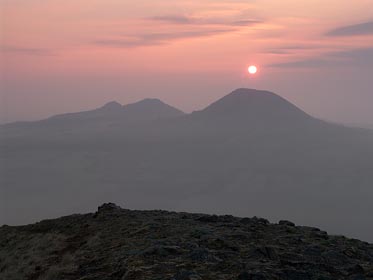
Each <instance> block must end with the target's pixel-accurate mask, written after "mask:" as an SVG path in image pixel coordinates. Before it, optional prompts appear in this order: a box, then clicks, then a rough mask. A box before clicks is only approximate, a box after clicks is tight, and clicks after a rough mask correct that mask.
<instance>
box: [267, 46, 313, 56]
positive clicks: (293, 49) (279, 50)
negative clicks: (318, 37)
mask: <svg viewBox="0 0 373 280" xmlns="http://www.w3.org/2000/svg"><path fill="white" fill-rule="evenodd" d="M318 48H320V46H316V45H301V44H299V45H286V46H278V47H275V48H269V49H267V50H264V51H263V53H269V54H280V55H284V54H296V53H298V52H299V51H308V50H315V49H318Z"/></svg>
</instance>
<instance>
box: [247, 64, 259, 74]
mask: <svg viewBox="0 0 373 280" xmlns="http://www.w3.org/2000/svg"><path fill="white" fill-rule="evenodd" d="M247 70H248V71H249V73H250V74H251V75H254V74H256V72H258V68H257V67H256V66H255V65H251V66H249V68H248V69H247Z"/></svg>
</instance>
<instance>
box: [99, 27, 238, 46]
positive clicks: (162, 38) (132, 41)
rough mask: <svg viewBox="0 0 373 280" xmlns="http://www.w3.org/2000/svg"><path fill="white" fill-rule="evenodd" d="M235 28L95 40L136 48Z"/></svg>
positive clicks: (229, 30)
mask: <svg viewBox="0 0 373 280" xmlns="http://www.w3.org/2000/svg"><path fill="white" fill-rule="evenodd" d="M232 31H234V29H209V30H198V31H197V30H196V31H181V32H165V33H145V34H142V35H134V36H123V37H119V38H114V39H102V40H96V41H94V44H96V45H104V46H111V47H121V48H135V47H142V46H154V45H163V44H167V43H170V42H172V41H176V40H182V39H191V38H202V37H211V36H216V35H220V34H224V33H228V32H232Z"/></svg>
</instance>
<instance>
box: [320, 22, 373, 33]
mask: <svg viewBox="0 0 373 280" xmlns="http://www.w3.org/2000/svg"><path fill="white" fill-rule="evenodd" d="M326 35H327V36H358V35H373V21H370V22H365V23H360V24H355V25H349V26H342V27H339V28H336V29H334V30H331V31H329V32H328V33H326Z"/></svg>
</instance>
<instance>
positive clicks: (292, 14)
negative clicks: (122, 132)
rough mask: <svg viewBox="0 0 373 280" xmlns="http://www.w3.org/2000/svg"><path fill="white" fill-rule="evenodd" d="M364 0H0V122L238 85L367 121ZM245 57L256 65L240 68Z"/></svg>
mask: <svg viewBox="0 0 373 280" xmlns="http://www.w3.org/2000/svg"><path fill="white" fill-rule="evenodd" d="M372 6H373V0H354V1H351V0H328V1H325V0H282V1H279V0H246V1H239V0H236V1H232V0H198V1H197V0H178V1H175V0H147V1H146V0H136V1H133V0H131V1H129V0H0V20H1V22H0V24H1V30H0V32H1V34H0V46H1V56H0V74H1V84H0V91H1V99H0V102H1V103H0V122H9V121H15V120H32V119H40V118H44V117H47V116H49V115H52V114H56V113H62V112H69V111H80V110H83V109H90V108H94V107H97V106H100V105H102V104H103V103H106V102H108V101H111V100H117V101H118V102H120V103H123V104H126V103H130V102H134V101H137V100H140V99H142V98H146V97H157V98H160V99H162V100H163V101H165V102H167V103H169V104H171V105H174V106H176V107H178V108H180V109H182V110H185V111H187V112H189V111H192V110H197V109H201V108H203V107H204V106H206V105H208V104H209V103H211V102H212V101H214V100H216V99H217V98H219V97H221V96H223V95H225V94H227V93H229V92H230V91H232V90H233V89H235V88H238V87H253V88H260V89H268V90H272V91H274V92H276V93H278V94H280V95H282V96H283V97H285V98H287V99H289V100H290V101H292V102H293V103H295V104H297V105H298V106H300V107H301V108H302V109H304V110H306V111H307V112H308V113H310V114H313V115H315V116H317V117H322V118H326V119H330V120H334V121H343V122H362V123H373V9H372ZM250 64H255V65H257V66H258V67H259V72H258V74H257V75H256V76H255V77H249V76H248V75H247V72H246V69H247V66H249V65H250Z"/></svg>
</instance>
